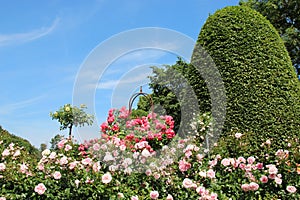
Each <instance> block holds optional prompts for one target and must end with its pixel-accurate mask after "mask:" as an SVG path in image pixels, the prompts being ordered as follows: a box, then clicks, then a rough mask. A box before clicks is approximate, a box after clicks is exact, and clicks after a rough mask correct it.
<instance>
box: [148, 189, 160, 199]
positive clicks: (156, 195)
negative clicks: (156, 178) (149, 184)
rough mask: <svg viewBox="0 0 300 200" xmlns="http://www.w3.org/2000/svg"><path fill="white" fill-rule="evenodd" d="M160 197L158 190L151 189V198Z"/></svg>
mask: <svg viewBox="0 0 300 200" xmlns="http://www.w3.org/2000/svg"><path fill="white" fill-rule="evenodd" d="M158 197H159V193H158V192H157V191H151V192H150V198H151V199H157V198H158Z"/></svg>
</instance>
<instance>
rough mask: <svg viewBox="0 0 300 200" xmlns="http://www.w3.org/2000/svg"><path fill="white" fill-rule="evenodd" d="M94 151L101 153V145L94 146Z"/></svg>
mask: <svg viewBox="0 0 300 200" xmlns="http://www.w3.org/2000/svg"><path fill="white" fill-rule="evenodd" d="M93 150H94V151H99V150H100V144H98V143H96V144H94V145H93Z"/></svg>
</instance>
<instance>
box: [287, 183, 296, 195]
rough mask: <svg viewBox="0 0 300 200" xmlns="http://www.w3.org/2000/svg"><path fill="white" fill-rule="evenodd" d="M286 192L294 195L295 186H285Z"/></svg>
mask: <svg viewBox="0 0 300 200" xmlns="http://www.w3.org/2000/svg"><path fill="white" fill-rule="evenodd" d="M286 190H287V191H288V192H289V193H295V192H296V191H297V189H296V187H295V186H290V185H289V186H287V187H286Z"/></svg>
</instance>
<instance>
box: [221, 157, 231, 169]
mask: <svg viewBox="0 0 300 200" xmlns="http://www.w3.org/2000/svg"><path fill="white" fill-rule="evenodd" d="M221 164H222V165H223V166H225V167H227V166H229V165H230V160H229V159H227V158H224V159H223V160H222V161H221Z"/></svg>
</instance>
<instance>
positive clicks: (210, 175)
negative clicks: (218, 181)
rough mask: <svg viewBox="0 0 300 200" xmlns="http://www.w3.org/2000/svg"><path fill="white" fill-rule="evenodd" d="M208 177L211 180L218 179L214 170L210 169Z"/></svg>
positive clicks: (207, 173)
mask: <svg viewBox="0 0 300 200" xmlns="http://www.w3.org/2000/svg"><path fill="white" fill-rule="evenodd" d="M206 175H207V177H208V178H210V179H213V178H216V173H215V171H214V170H212V169H209V170H208V171H207V172H206Z"/></svg>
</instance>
